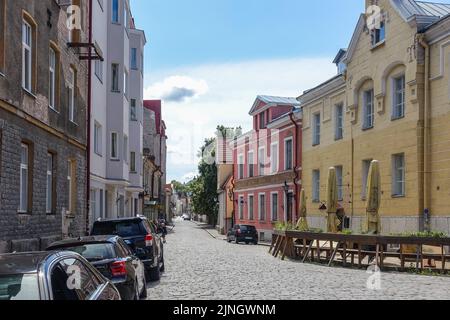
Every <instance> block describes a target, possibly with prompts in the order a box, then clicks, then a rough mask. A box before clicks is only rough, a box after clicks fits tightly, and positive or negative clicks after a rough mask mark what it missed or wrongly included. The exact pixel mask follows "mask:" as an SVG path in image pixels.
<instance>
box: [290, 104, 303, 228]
mask: <svg viewBox="0 0 450 320" xmlns="http://www.w3.org/2000/svg"><path fill="white" fill-rule="evenodd" d="M289 118H290V119H291V122H292V123H293V124H294V127H295V140H294V141H295V146H293V147H294V148H293V150H295V156H294V159H295V160H294V161H295V165H294V174H295V176H294V186H295V197H294V204H295V207H294V210H293V213H294V214H295V220H296V219H297V217H298V212H297V207H298V206H297V201H298V197H299V192H298V189H299V185H298V182H297V181H298V180H299V179H300V176H299V173H298V171H299V161H298V150H299V149H300V150H301V148H298V144H299V140H300V139H299V136H298V133H299V125H298V123H297V122H296V121H295V119H294V110H293V111H291V113H289ZM292 222H294V221H292Z"/></svg>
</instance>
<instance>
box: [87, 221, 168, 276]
mask: <svg viewBox="0 0 450 320" xmlns="http://www.w3.org/2000/svg"><path fill="white" fill-rule="evenodd" d="M91 235H92V236H98V235H118V236H120V237H122V238H123V240H124V241H125V243H126V244H127V245H128V246H129V247H130V248H131V250H133V253H134V254H135V255H136V256H137V257H138V258H139V259H141V260H142V262H143V263H144V266H145V271H146V276H147V279H148V280H151V281H158V280H159V279H160V277H161V272H164V270H165V265H164V246H163V241H162V238H161V235H159V234H158V233H157V231H156V226H155V225H154V224H153V223H152V222H150V221H148V220H147V218H145V217H133V218H120V219H107V220H100V221H96V222H95V223H94V226H93V228H92V232H91Z"/></svg>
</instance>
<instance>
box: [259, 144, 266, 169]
mask: <svg viewBox="0 0 450 320" xmlns="http://www.w3.org/2000/svg"><path fill="white" fill-rule="evenodd" d="M258 164H259V175H260V176H263V175H264V174H265V172H264V168H265V164H266V149H265V148H264V147H262V148H259V150H258Z"/></svg>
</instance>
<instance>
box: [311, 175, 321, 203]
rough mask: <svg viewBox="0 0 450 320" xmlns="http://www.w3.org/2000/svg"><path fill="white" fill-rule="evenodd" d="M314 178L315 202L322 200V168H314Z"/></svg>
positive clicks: (313, 196)
mask: <svg viewBox="0 0 450 320" xmlns="http://www.w3.org/2000/svg"><path fill="white" fill-rule="evenodd" d="M312 180H313V181H312V188H313V193H312V200H313V202H320V170H313V173H312Z"/></svg>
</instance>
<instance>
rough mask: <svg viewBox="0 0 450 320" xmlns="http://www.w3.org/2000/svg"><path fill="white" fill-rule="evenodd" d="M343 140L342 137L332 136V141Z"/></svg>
mask: <svg viewBox="0 0 450 320" xmlns="http://www.w3.org/2000/svg"><path fill="white" fill-rule="evenodd" d="M341 140H344V137H334V141H341Z"/></svg>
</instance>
